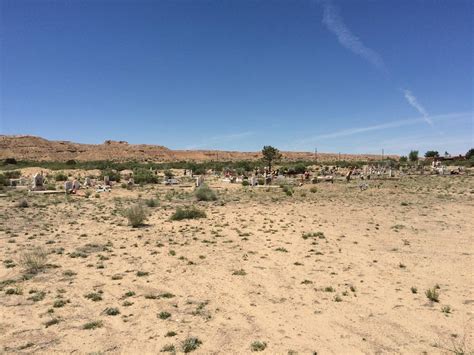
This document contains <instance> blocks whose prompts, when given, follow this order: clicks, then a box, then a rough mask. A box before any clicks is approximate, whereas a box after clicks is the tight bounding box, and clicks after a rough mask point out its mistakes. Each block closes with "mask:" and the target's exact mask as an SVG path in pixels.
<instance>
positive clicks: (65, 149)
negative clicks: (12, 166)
mask: <svg viewBox="0 0 474 355" xmlns="http://www.w3.org/2000/svg"><path fill="white" fill-rule="evenodd" d="M282 154H283V158H284V159H285V160H287V161H296V160H306V161H316V157H315V154H314V153H312V152H284V151H283V152H282ZM389 157H390V158H395V159H398V156H389ZM389 157H387V158H389ZM7 158H13V159H16V160H17V161H20V160H30V161H57V162H67V161H72V160H74V161H77V162H79V161H105V160H110V161H118V162H125V161H140V162H145V161H150V162H157V163H158V162H174V161H195V162H203V161H215V160H219V161H237V160H257V159H260V158H261V153H260V151H258V152H236V151H232V152H231V151H218V150H171V149H169V148H166V147H164V146H161V145H152V144H129V143H128V142H126V141H115V140H111V139H109V140H106V141H105V142H104V143H103V144H82V143H75V142H69V141H50V140H47V139H44V138H41V137H35V136H27V135H17V136H12V135H0V159H1V160H5V159H7ZM338 159H341V160H351V161H357V160H358V161H361V160H378V159H380V155H370V154H331V153H318V155H317V161H335V160H338Z"/></svg>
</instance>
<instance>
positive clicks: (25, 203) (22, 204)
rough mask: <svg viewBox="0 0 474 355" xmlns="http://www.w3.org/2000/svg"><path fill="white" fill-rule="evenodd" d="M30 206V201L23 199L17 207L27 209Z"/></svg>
mask: <svg viewBox="0 0 474 355" xmlns="http://www.w3.org/2000/svg"><path fill="white" fill-rule="evenodd" d="M28 206H29V203H28V201H27V200H26V199H25V198H22V199H21V200H20V201H18V203H17V207H20V208H27V207H28Z"/></svg>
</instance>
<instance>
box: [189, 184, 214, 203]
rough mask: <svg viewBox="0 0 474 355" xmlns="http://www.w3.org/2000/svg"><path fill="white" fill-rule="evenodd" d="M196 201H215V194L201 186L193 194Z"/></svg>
mask: <svg viewBox="0 0 474 355" xmlns="http://www.w3.org/2000/svg"><path fill="white" fill-rule="evenodd" d="M194 194H195V195H196V199H197V200H198V201H216V200H217V194H216V193H215V192H214V190H212V189H211V188H210V187H209V186H207V185H201V186H200V187H198V188H197V189H196V191H195V192H194Z"/></svg>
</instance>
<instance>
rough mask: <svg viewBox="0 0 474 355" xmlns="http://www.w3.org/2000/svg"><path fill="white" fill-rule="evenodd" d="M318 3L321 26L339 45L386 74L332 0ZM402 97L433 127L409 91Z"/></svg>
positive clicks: (378, 60) (379, 60) (378, 59)
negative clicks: (321, 18)
mask: <svg viewBox="0 0 474 355" xmlns="http://www.w3.org/2000/svg"><path fill="white" fill-rule="evenodd" d="M318 3H320V4H321V6H322V7H323V24H324V25H325V26H326V27H327V29H328V30H329V31H331V32H332V33H334V34H335V35H336V36H337V39H338V41H339V43H340V44H341V45H342V46H343V47H345V48H347V49H349V50H350V51H352V52H353V53H355V54H357V55H359V56H361V57H362V58H364V59H365V60H367V61H368V62H370V63H371V64H372V65H374V66H375V67H376V68H378V69H380V70H381V71H383V72H386V71H387V70H386V67H385V64H384V61H383V60H382V58H381V57H380V55H379V54H378V53H377V52H376V51H374V50H373V49H371V48H369V47H367V46H366V45H364V43H363V42H362V41H361V40H360V39H359V38H358V37H357V36H355V35H354V34H353V33H352V31H351V30H350V29H349V28H348V27H347V26H346V24H345V23H344V20H343V19H342V17H341V15H339V11H338V9H337V8H336V7H335V6H334V5H333V3H332V0H318ZM404 95H405V99H406V100H407V101H408V103H409V104H410V105H411V106H412V107H414V108H415V109H416V110H417V111H418V112H419V113H420V114H421V115H422V116H423V119H424V120H425V122H426V123H428V124H429V125H430V126H433V121H432V120H431V119H430V118H429V115H428V112H427V111H426V109H425V108H424V107H423V106H422V105H421V104H420V103H419V102H418V100H417V98H416V97H415V96H414V95H413V94H412V93H411V91H410V90H404Z"/></svg>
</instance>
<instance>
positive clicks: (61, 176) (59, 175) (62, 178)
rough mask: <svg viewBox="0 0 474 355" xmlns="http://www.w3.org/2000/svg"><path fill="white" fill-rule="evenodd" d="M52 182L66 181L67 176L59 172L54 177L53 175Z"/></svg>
mask: <svg viewBox="0 0 474 355" xmlns="http://www.w3.org/2000/svg"><path fill="white" fill-rule="evenodd" d="M54 180H56V181H66V180H67V175H66V174H64V173H63V172H59V173H57V174H56V175H54Z"/></svg>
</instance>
